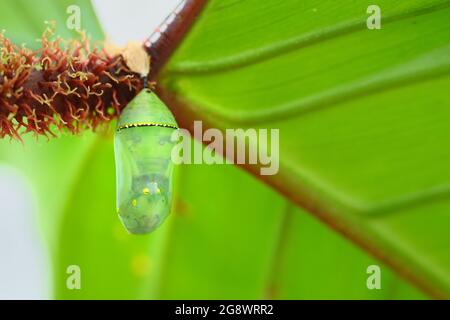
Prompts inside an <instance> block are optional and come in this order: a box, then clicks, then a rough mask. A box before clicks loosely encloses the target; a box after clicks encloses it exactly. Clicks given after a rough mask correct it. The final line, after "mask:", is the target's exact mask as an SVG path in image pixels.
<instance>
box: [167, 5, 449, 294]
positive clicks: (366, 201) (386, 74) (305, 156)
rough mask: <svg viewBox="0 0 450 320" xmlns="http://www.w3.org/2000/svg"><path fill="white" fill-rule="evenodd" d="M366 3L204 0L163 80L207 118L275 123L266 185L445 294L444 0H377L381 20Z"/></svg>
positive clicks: (184, 110)
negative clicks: (274, 162)
mask: <svg viewBox="0 0 450 320" xmlns="http://www.w3.org/2000/svg"><path fill="white" fill-rule="evenodd" d="M370 4H372V2H370V1H350V0H345V1H339V3H338V2H336V1H319V0H308V1H296V0H287V1H283V2H280V1H265V2H260V1H256V0H255V1H232V0H223V1H218V0H212V1H209V2H208V4H207V6H206V8H205V9H204V11H203V12H202V14H201V16H200V18H199V19H198V21H197V23H196V24H195V25H194V27H193V29H192V30H191V31H190V33H189V34H188V36H187V38H186V39H185V40H184V41H183V42H182V44H181V46H180V47H179V49H178V50H177V51H176V53H175V55H174V57H173V58H172V59H171V61H170V62H169V64H168V65H167V66H166V67H165V69H164V70H163V73H162V74H161V75H160V78H159V81H160V84H162V85H163V87H164V88H163V90H161V91H162V93H163V94H164V95H165V96H166V99H167V100H170V101H171V102H172V103H174V111H175V112H176V113H177V112H178V116H179V117H183V116H184V115H186V114H190V115H192V117H194V118H201V119H204V120H206V121H207V123H208V124H209V125H210V127H218V128H221V129H225V128H236V127H243V128H275V129H280V137H281V138H280V162H281V167H280V172H279V174H278V175H275V176H273V177H269V178H267V179H266V180H267V181H268V182H269V184H271V185H273V186H275V187H276V188H277V189H279V190H281V191H282V192H283V194H285V195H287V196H288V197H290V198H291V199H292V200H294V201H296V202H297V203H299V204H301V205H303V206H304V207H306V208H308V209H309V210H311V211H313V212H314V213H316V214H318V215H319V216H320V217H321V218H322V219H324V220H325V221H328V222H329V223H330V224H331V225H333V226H336V227H337V229H338V230H340V231H342V232H344V233H345V234H347V235H348V236H350V237H351V238H353V239H356V240H357V241H358V242H359V243H363V244H364V246H365V247H367V248H369V249H370V251H371V252H372V253H374V254H376V255H377V256H378V257H382V258H383V259H384V260H385V261H387V262H389V263H390V264H391V265H393V266H395V267H396V268H397V270H399V271H400V272H402V273H403V274H404V275H405V276H408V277H409V278H412V280H414V281H415V282H416V283H417V284H418V285H421V286H422V287H423V288H425V289H427V290H428V291H429V292H431V293H433V294H434V295H436V296H445V297H449V296H450V254H449V253H448V250H446V248H447V247H448V245H447V244H448V242H449V241H450V238H449V233H448V232H447V228H445V226H446V222H447V221H448V220H449V219H450V214H449V212H450V211H449V206H450V203H449V201H448V194H449V191H448V190H449V181H450V170H449V166H448V162H449V160H450V151H449V150H450V148H449V147H450V145H449V142H448V141H450V139H449V138H450V129H449V126H448V121H447V118H448V117H449V115H450V111H449V110H450V108H449V106H450V96H449V95H448V93H447V91H448V87H449V85H450V77H449V71H450V47H449V43H450V41H449V40H450V29H449V28H448V23H447V22H448V19H449V17H450V2H449V1H447V0H441V1H439V0H414V1H389V0H384V1H383V0H380V1H378V2H377V5H378V6H379V7H380V8H381V11H382V29H381V30H369V29H368V28H367V27H366V19H367V18H368V16H369V15H368V14H366V9H367V7H368V6H369V5H370ZM252 143H256V141H253V142H252ZM299 232H300V231H299Z"/></svg>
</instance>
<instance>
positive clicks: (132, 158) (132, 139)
mask: <svg viewBox="0 0 450 320" xmlns="http://www.w3.org/2000/svg"><path fill="white" fill-rule="evenodd" d="M176 129H178V125H177V123H176V121H175V118H174V117H173V115H172V113H171V112H170V110H169V109H168V108H167V106H166V105H165V104H164V103H163V102H162V101H161V100H160V99H159V98H158V97H157V96H156V95H155V94H154V93H152V92H151V91H149V90H147V89H144V90H142V91H141V92H140V93H139V94H138V95H137V96H136V97H135V98H134V99H133V100H132V101H131V102H130V103H129V104H128V105H127V107H126V108H125V109H124V110H123V112H122V114H121V116H120V118H119V120H118V123H117V128H116V132H115V137H114V153H115V159H116V184H117V186H116V191H117V194H116V197H117V213H118V214H119V217H120V220H121V221H122V223H123V225H124V226H125V228H126V229H127V230H128V231H129V232H130V233H133V234H142V233H148V232H151V231H153V230H155V229H156V228H157V227H158V226H159V225H161V223H162V222H163V221H164V219H165V218H166V217H167V216H168V214H169V213H170V207H171V198H172V172H173V163H172V160H171V151H172V147H173V144H174V142H172V141H171V135H172V133H173V130H176Z"/></svg>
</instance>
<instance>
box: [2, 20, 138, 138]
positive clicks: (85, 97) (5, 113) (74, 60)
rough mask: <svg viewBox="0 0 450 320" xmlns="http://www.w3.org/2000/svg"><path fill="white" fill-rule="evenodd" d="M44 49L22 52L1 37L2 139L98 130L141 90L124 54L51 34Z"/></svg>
mask: <svg viewBox="0 0 450 320" xmlns="http://www.w3.org/2000/svg"><path fill="white" fill-rule="evenodd" d="M41 43H42V47H41V48H40V49H38V50H30V49H27V48H25V47H20V48H19V47H17V46H16V45H14V44H12V43H11V42H10V41H9V40H8V39H7V38H6V37H5V36H4V35H3V34H0V137H1V138H3V137H5V136H9V137H12V138H17V139H19V140H21V138H20V135H21V134H23V133H26V132H34V133H35V134H36V135H44V136H49V135H51V136H55V132H56V131H59V130H61V129H64V128H67V129H68V130H69V131H70V132H72V133H78V132H79V131H80V130H81V129H84V128H92V129H94V130H95V129H96V128H97V127H98V126H99V125H100V124H102V123H107V122H109V121H111V120H112V119H114V118H116V117H117V116H118V115H119V114H120V112H121V110H122V109H123V108H124V107H125V106H126V105H127V103H128V102H129V101H130V100H131V99H132V98H133V97H134V96H135V95H136V94H137V93H138V92H139V91H140V90H141V89H142V86H143V82H142V79H141V75H139V74H138V73H135V72H132V71H131V70H130V68H128V66H127V64H126V63H125V61H124V58H123V55H122V54H113V55H111V54H108V52H107V51H106V50H104V49H99V48H97V47H96V46H93V47H92V48H91V45H90V43H89V39H88V38H86V37H84V36H83V37H82V39H81V40H72V41H70V42H65V41H63V40H62V39H61V38H58V37H54V36H53V28H48V29H47V30H46V31H45V32H44V34H43V36H42V38H41ZM116 53H117V52H116Z"/></svg>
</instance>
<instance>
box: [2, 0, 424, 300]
mask: <svg viewBox="0 0 450 320" xmlns="http://www.w3.org/2000/svg"><path fill="white" fill-rule="evenodd" d="M17 3H18V4H20V5H21V8H19V9H17V8H15V7H13V6H15V5H16V4H17ZM73 3H74V2H73V1H72V2H70V3H69V1H58V2H51V1H40V2H39V9H40V10H34V8H35V6H36V3H35V2H31V0H29V1H20V2H17V1H16V2H12V1H1V2H0V8H1V9H2V10H1V11H0V18H1V19H0V21H1V22H0V26H1V28H6V29H7V30H8V31H7V32H8V33H7V34H8V36H10V37H12V39H13V40H14V41H15V42H17V43H20V42H22V41H27V42H29V43H30V44H31V43H32V42H33V41H34V39H35V38H37V37H39V35H40V34H41V32H42V29H43V24H42V21H43V20H50V19H56V20H57V21H58V26H64V20H65V18H66V15H65V9H66V7H67V5H69V4H73ZM76 3H77V4H79V5H80V7H81V8H82V11H81V12H82V19H83V27H85V28H87V29H88V32H91V33H93V34H94V35H95V38H97V37H98V38H100V37H101V32H100V29H99V27H98V25H97V22H96V19H95V17H94V15H93V12H92V10H91V8H90V5H89V3H88V2H85V1H77V2H76ZM283 3H284V2H283ZM286 3H289V1H286ZM230 5H232V3H230ZM236 5H240V4H239V3H238V2H237V3H236ZM216 6H217V5H216ZM24 7H25V9H24ZM226 7H227V3H226V2H223V7H222V9H221V10H225V9H226ZM232 7H233V6H231V7H229V9H231V8H232ZM229 9H227V10H229ZM236 9H237V11H236V12H239V7H237V8H236ZM274 9H277V10H278V6H273V7H272V8H270V10H274ZM233 10H234V9H233ZM283 11H284V9H283ZM283 11H281V12H283ZM17 12H20V13H22V12H23V15H22V16H19V17H20V18H19V19H18V18H17V16H18V15H17ZM13 13H14V18H13ZM291 13H292V11H291ZM204 17H205V18H206V17H207V15H206V14H205V15H204ZM218 17H219V18H220V17H221V16H220V15H219V16H218ZM225 17H226V16H225ZM84 19H86V20H84ZM202 19H203V18H202ZM220 19H222V18H220ZM220 19H219V20H218V21H220ZM292 19H293V20H294V21H295V20H296V16H294V17H293V18H292ZM201 21H202V20H200V22H199V24H201ZM255 21H257V22H258V24H259V23H263V20H255ZM311 24H312V25H313V21H312V22H311ZM86 26H89V27H86ZM245 27H247V28H248V27H251V26H250V24H249V25H248V26H245ZM196 30H197V31H196V32H200V31H198V30H199V29H198V28H197V29H196ZM205 30H207V29H205ZM220 30H221V26H218V29H217V30H216V31H214V33H215V34H214V36H213V38H218V37H219V36H220V35H221V32H219V33H216V32H217V31H220ZM280 31H283V32H284V31H285V32H293V31H294V30H293V29H291V28H289V27H287V26H285V28H284V29H283V28H282V29H280ZM66 32H67V35H68V36H70V35H69V32H68V30H60V29H59V28H58V33H60V34H61V33H63V34H64V35H65V36H66ZM233 32H234V34H235V35H239V32H236V31H233ZM200 34H201V32H200ZM230 34H233V33H230ZM270 34H271V35H270ZM273 36H276V33H268V37H273ZM249 39H250V37H249ZM247 40H248V39H247ZM267 40H268V39H266V38H265V37H255V38H252V41H260V43H269V42H265V41H267ZM269 40H270V39H269ZM186 43H189V42H186ZM241 45H252V43H251V41H250V40H248V41H247V42H246V41H243V42H242V43H241ZM230 48H231V47H230ZM249 48H251V47H249ZM211 53H212V52H211ZM205 54H206V53H205ZM169 67H170V65H169ZM243 76H244V74H243ZM177 77H178V76H177ZM181 80H183V78H182V77H180V81H181ZM216 89H217V88H216ZM187 96H188V95H187ZM206 115H207V113H205V116H206ZM0 160H2V161H3V162H8V163H10V164H13V165H14V166H16V167H18V168H19V169H21V170H22V171H23V172H24V173H25V174H26V176H27V177H28V178H29V179H30V181H31V182H32V184H33V186H34V190H35V193H36V197H37V200H38V204H39V216H40V222H41V225H42V230H43V233H44V235H45V237H46V239H47V240H48V243H49V245H50V249H51V250H50V253H51V258H52V262H53V265H52V272H53V286H54V296H55V297H56V298H62V299H86V298H95V299H100V298H104V299H106V298H115V299H117V298H125V299H129V298H144V299H156V298H178V299H180V298H181V299H183V298H184V299H188V298H190V299H193V298H233V299H236V298H252V299H255V298H288V299H291V298H341V299H343V298H385V299H387V298H410V297H412V298H423V296H421V295H420V294H419V293H417V291H415V290H414V289H412V288H410V287H409V285H408V284H405V282H403V281H402V280H399V279H398V278H397V277H396V276H395V275H393V274H392V273H391V271H390V270H389V269H388V268H387V267H385V266H383V265H380V263H379V262H378V261H376V260H374V259H373V258H371V257H369V256H367V254H365V253H364V252H363V251H361V250H360V249H358V248H356V247H355V246H354V245H352V244H351V243H349V242H347V241H346V240H344V239H342V238H341V237H339V236H338V235H336V234H335V233H334V232H333V231H330V230H329V229H327V228H325V227H324V226H323V225H322V224H320V223H318V222H316V221H315V220H313V219H311V218H310V217H309V216H308V215H307V214H306V213H305V212H303V211H302V210H301V209H298V208H294V207H293V206H292V204H290V202H288V201H286V200H285V199H284V198H283V197H281V196H280V195H278V194H277V193H276V192H274V191H273V190H271V189H270V188H268V187H266V186H264V185H263V184H261V183H260V182H259V181H258V180H257V179H255V178H254V177H252V176H250V175H248V174H247V173H245V172H243V171H241V170H240V169H238V168H235V167H233V166H225V165H224V166H207V165H201V166H197V165H193V166H183V167H181V168H179V170H178V175H177V178H176V180H175V181H176V184H175V185H176V190H175V191H176V192H175V201H174V208H173V213H172V215H171V216H169V218H168V220H167V222H166V223H165V224H164V225H163V226H162V227H161V228H160V229H158V230H157V231H156V232H155V233H152V234H150V235H147V236H142V237H138V236H132V235H129V234H127V233H126V232H125V230H124V229H123V227H122V226H121V225H120V222H119V219H118V218H117V215H116V213H115V199H114V198H115V190H114V186H115V181H114V173H115V172H114V162H113V147H112V137H111V136H109V135H104V134H92V133H85V134H83V135H82V136H65V135H63V136H62V137H59V138H58V139H52V140H50V141H48V142H47V141H44V140H39V141H38V142H36V141H35V140H34V139H33V138H32V137H31V136H27V137H26V138H25V142H24V144H23V145H21V144H19V143H16V142H12V143H10V142H8V141H1V143H0ZM288 182H289V181H288V180H287V181H286V183H288ZM31 196H33V195H30V197H31ZM73 264H75V265H79V266H80V268H81V290H79V291H78V290H68V289H67V287H66V280H67V278H68V274H67V273H66V269H67V267H68V266H69V265H73ZM371 264H378V265H380V266H381V267H382V272H383V275H382V279H383V280H382V288H383V289H382V290H380V291H378V290H374V291H370V290H368V289H367V288H366V278H367V274H366V273H365V270H366V268H367V266H368V265H371Z"/></svg>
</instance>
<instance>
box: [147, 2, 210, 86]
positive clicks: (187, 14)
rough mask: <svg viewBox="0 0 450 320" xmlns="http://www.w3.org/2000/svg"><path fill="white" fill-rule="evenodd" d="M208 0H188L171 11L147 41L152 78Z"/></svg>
mask: <svg viewBox="0 0 450 320" xmlns="http://www.w3.org/2000/svg"><path fill="white" fill-rule="evenodd" d="M206 2H207V0H187V1H184V2H181V3H180V5H179V6H178V7H177V9H175V11H174V12H173V13H171V14H170V15H169V16H168V17H167V18H166V20H165V21H164V22H163V23H162V24H161V25H160V27H159V28H158V29H156V30H155V32H154V33H153V34H152V35H151V36H150V37H149V38H148V39H147V41H145V43H144V46H145V49H146V50H147V52H148V54H149V55H150V56H151V59H152V65H151V70H150V80H155V78H156V76H157V74H158V72H159V71H160V70H161V68H162V67H163V66H164V64H165V63H166V62H167V61H168V59H169V58H170V56H171V55H172V53H173V52H174V51H175V49H176V48H177V47H178V45H179V44H180V42H181V40H183V38H184V37H185V35H186V33H187V32H188V31H189V29H190V28H191V26H192V25H193V23H194V21H195V19H196V18H197V16H198V15H199V14H200V12H201V11H202V9H203V7H204V6H205V4H206Z"/></svg>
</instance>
